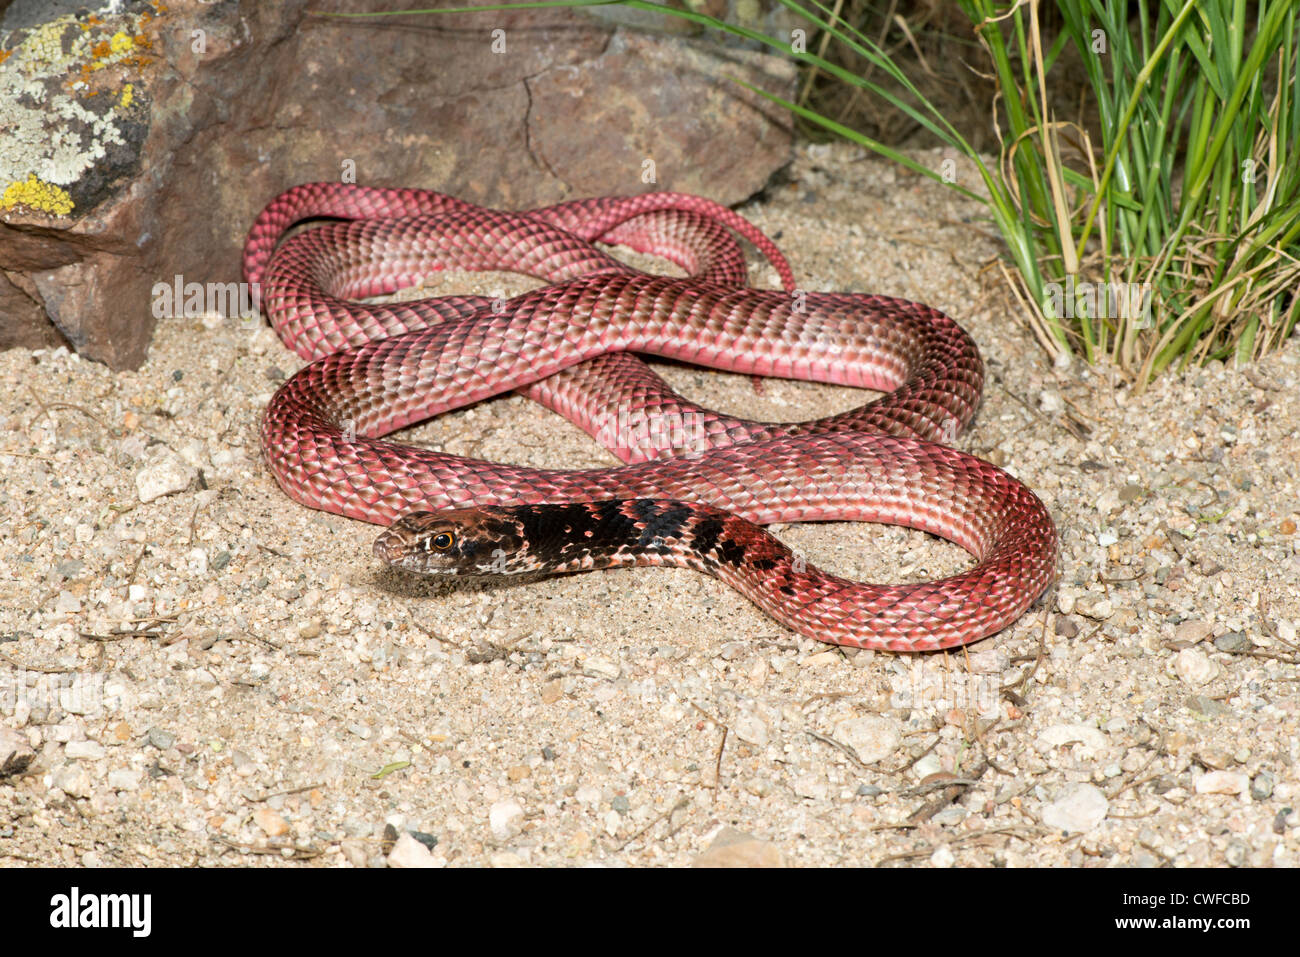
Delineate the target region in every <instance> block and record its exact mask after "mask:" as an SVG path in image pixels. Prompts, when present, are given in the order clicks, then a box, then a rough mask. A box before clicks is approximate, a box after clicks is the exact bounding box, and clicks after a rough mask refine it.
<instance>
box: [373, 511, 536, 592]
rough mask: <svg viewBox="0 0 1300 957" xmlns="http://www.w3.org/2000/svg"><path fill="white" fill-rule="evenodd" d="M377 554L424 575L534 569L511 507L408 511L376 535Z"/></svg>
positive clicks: (509, 572)
mask: <svg viewBox="0 0 1300 957" xmlns="http://www.w3.org/2000/svg"><path fill="white" fill-rule="evenodd" d="M374 551H375V556H376V557H377V558H382V559H383V560H384V561H386V562H388V564H390V565H395V566H396V567H398V568H404V569H406V570H407V571H412V572H416V573H417V574H421V575H465V576H469V575H511V574H519V573H522V572H527V571H533V570H534V566H533V563H532V562H531V561H530V560H529V557H528V548H527V544H526V541H525V538H524V536H523V533H522V531H521V529H520V525H519V522H518V521H517V520H516V519H515V518H514V517H513V515H512V511H511V510H510V509H507V508H492V507H482V508H462V509H451V510H448V511H445V512H408V513H407V514H406V515H403V516H401V517H400V518H399V519H397V521H395V522H393V524H392V525H390V526H389V527H388V529H387V530H386V531H385V532H384V533H383V534H382V535H380V536H379V537H378V538H377V539H375V547H374Z"/></svg>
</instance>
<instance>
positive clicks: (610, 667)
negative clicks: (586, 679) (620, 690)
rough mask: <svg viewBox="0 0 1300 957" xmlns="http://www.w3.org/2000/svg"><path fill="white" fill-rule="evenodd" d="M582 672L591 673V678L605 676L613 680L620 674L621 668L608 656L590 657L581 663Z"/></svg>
mask: <svg viewBox="0 0 1300 957" xmlns="http://www.w3.org/2000/svg"><path fill="white" fill-rule="evenodd" d="M582 673H583V674H586V675H591V676H592V677H593V678H605V679H606V680H609V681H613V680H614V679H615V678H617V677H618V676H619V675H620V674H622V669H621V668H619V666H618V665H617V664H616V663H615V662H613V661H610V660H609V659H608V658H595V657H592V658H588V659H587V660H586V661H584V662H583V663H582Z"/></svg>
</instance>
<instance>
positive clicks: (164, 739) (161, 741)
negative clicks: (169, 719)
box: [145, 728, 176, 751]
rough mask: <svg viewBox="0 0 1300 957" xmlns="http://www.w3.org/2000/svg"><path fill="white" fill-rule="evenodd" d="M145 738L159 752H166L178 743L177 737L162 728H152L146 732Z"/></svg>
mask: <svg viewBox="0 0 1300 957" xmlns="http://www.w3.org/2000/svg"><path fill="white" fill-rule="evenodd" d="M145 738H146V739H147V740H148V742H149V743H150V744H151V745H153V746H154V747H155V748H157V749H158V750H159V751H166V750H167V749H168V748H170V747H171V746H172V745H174V744H175V743H176V735H174V734H172V733H171V732H170V731H164V730H163V729H162V728H150V729H149V730H148V731H146V732H145Z"/></svg>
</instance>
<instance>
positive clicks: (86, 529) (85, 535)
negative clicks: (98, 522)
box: [72, 522, 95, 544]
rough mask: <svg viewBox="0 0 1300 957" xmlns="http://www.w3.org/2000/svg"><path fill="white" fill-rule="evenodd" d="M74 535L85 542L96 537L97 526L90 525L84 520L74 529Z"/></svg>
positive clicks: (79, 540)
mask: <svg viewBox="0 0 1300 957" xmlns="http://www.w3.org/2000/svg"><path fill="white" fill-rule="evenodd" d="M72 535H73V538H75V539H76V540H77V541H78V542H82V543H83V544H84V543H85V542H89V541H92V540H93V539H94V537H95V526H94V525H88V524H86V523H85V522H82V523H81V524H80V525H78V526H77V527H76V528H75V529H74V530H73V533H72Z"/></svg>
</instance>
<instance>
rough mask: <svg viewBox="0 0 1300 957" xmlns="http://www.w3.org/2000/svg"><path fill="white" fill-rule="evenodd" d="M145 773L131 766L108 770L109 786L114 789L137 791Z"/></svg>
mask: <svg viewBox="0 0 1300 957" xmlns="http://www.w3.org/2000/svg"><path fill="white" fill-rule="evenodd" d="M142 777H143V774H142V773H141V772H139V771H135V770H132V769H130V768H118V769H116V770H114V771H109V772H108V786H109V787H110V788H112V789H113V790H114V791H135V790H138V789H139V787H140V780H141V778H142Z"/></svg>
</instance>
